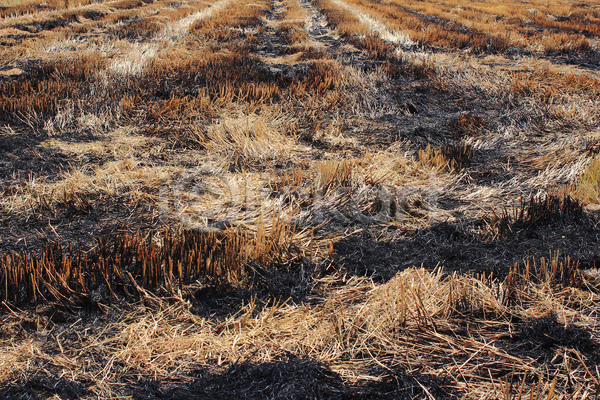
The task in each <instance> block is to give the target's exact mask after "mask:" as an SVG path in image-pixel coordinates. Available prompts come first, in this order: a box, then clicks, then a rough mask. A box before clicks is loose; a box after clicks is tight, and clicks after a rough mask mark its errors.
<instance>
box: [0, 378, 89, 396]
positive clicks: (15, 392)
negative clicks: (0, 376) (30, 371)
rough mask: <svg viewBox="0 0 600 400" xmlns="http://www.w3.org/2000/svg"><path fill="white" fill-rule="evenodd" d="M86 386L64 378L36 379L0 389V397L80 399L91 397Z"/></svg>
mask: <svg viewBox="0 0 600 400" xmlns="http://www.w3.org/2000/svg"><path fill="white" fill-rule="evenodd" d="M89 393H90V392H89V391H88V390H87V388H86V387H85V385H84V384H82V383H80V382H76V381H70V380H68V379H64V378H57V377H54V378H47V377H42V378H34V379H31V380H28V381H26V382H23V383H20V384H15V385H10V386H8V387H5V388H0V396H2V397H4V398H6V399H14V400H17V399H18V400H38V399H40V400H41V399H47V398H49V397H52V396H59V398H61V399H69V400H71V399H73V400H74V399H80V398H81V397H83V396H86V395H89Z"/></svg>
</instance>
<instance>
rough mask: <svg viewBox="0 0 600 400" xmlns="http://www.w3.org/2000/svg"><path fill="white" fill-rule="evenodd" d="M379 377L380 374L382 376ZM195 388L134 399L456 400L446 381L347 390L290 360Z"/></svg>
mask: <svg viewBox="0 0 600 400" xmlns="http://www.w3.org/2000/svg"><path fill="white" fill-rule="evenodd" d="M380 372H381V371H380ZM197 374H198V375H199V376H198V378H197V379H196V380H194V381H193V382H192V383H191V384H188V385H181V384H178V385H176V386H175V387H172V388H165V389H161V383H160V382H156V381H154V382H152V381H151V382H140V383H141V384H140V385H139V388H138V389H136V391H135V392H134V394H133V398H135V399H172V400H176V399H182V400H183V399H193V400H202V399H207V400H208V399H217V400H218V399H231V398H237V399H256V400H259V399H332V400H333V399H340V400H351V399H414V398H416V397H418V396H422V395H425V394H426V392H425V390H427V391H429V392H430V393H431V394H432V395H436V396H440V398H454V397H455V395H456V393H455V392H454V390H453V389H451V388H449V387H448V386H447V385H448V382H446V381H445V380H444V378H440V377H433V376H426V375H419V374H408V373H406V372H404V371H401V370H398V371H395V370H393V369H389V370H386V371H385V372H384V373H380V379H379V380H378V381H373V382H368V383H363V384H360V383H359V384H348V383H346V382H344V381H343V380H342V378H341V377H340V376H339V375H338V374H337V373H335V372H334V371H332V370H331V369H330V368H329V367H328V366H327V365H326V364H323V363H321V362H319V361H316V360H309V359H300V358H296V357H293V356H292V357H290V358H289V359H287V360H282V361H276V362H269V363H249V362H243V363H240V364H233V365H231V366H230V367H229V368H228V369H227V370H225V371H224V372H222V373H216V374H215V373H211V372H210V371H206V372H205V371H202V370H200V371H197Z"/></svg>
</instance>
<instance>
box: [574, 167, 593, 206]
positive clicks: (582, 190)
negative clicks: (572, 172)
mask: <svg viewBox="0 0 600 400" xmlns="http://www.w3.org/2000/svg"><path fill="white" fill-rule="evenodd" d="M572 193H573V196H575V197H576V198H577V199H580V200H581V201H583V202H585V203H593V204H599V203H600V157H597V156H596V157H594V158H592V159H591V160H590V163H589V165H588V166H587V168H586V170H585V171H584V173H583V174H582V175H581V177H580V178H579V181H578V182H577V183H576V185H575V188H574V190H573V192H572Z"/></svg>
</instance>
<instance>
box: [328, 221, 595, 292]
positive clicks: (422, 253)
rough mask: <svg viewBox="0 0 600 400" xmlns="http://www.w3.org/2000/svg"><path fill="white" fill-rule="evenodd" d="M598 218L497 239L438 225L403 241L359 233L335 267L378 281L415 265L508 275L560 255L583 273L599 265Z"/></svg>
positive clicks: (338, 254)
mask: <svg viewBox="0 0 600 400" xmlns="http://www.w3.org/2000/svg"><path fill="white" fill-rule="evenodd" d="M594 220H595V217H593V216H590V215H583V217H581V218H580V219H577V220H576V219H571V218H565V219H563V220H561V221H557V222H553V223H549V224H547V225H543V226H537V227H534V228H533V229H528V230H524V231H522V232H515V233H514V234H510V235H507V236H505V237H500V238H497V239H495V240H492V239H488V238H484V237H482V236H481V235H479V234H477V233H475V232H474V231H473V230H472V229H470V228H463V227H461V226H460V225H453V224H450V223H447V222H440V223H437V224H434V225H432V226H431V227H428V228H426V229H418V230H415V231H414V232H411V233H408V234H405V235H404V236H403V237H402V238H400V239H393V240H380V239H377V238H378V237H381V234H380V232H370V231H368V230H365V231H361V232H359V233H356V234H354V235H351V236H349V237H347V238H346V239H344V240H342V241H339V242H337V243H335V244H334V258H335V260H336V261H337V264H338V265H339V266H340V267H342V268H344V269H346V270H347V271H348V272H349V273H351V274H355V275H361V276H371V277H373V278H375V279H377V280H379V281H385V280H388V279H390V278H391V277H393V276H394V275H395V274H396V273H397V272H398V271H401V270H403V269H405V268H410V267H413V266H416V267H420V266H423V267H424V268H427V269H433V268H436V267H442V268H444V269H445V270H446V271H459V272H492V271H493V272H494V275H495V276H498V277H502V276H504V275H505V274H506V273H507V272H508V271H509V269H510V267H511V266H513V265H514V264H515V263H522V262H523V261H524V260H529V259H533V258H535V259H536V260H539V259H540V258H541V257H545V258H546V259H549V258H550V257H551V256H552V255H553V254H556V252H558V253H559V254H560V255H562V256H570V257H571V258H572V259H573V260H579V262H580V263H581V267H582V268H590V267H594V266H596V267H598V266H599V265H600V248H599V247H598V241H599V240H600V231H598V228H597V227H596V224H597V222H595V221H594Z"/></svg>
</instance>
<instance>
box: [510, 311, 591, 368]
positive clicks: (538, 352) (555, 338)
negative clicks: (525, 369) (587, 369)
mask: <svg viewBox="0 0 600 400" xmlns="http://www.w3.org/2000/svg"><path fill="white" fill-rule="evenodd" d="M598 345H599V343H598V341H597V339H594V337H593V335H592V333H591V332H590V331H588V330H586V329H584V328H582V327H579V326H576V325H573V324H567V325H565V324H564V323H560V322H558V320H557V316H556V315H554V314H552V315H548V316H545V317H540V318H534V319H530V320H523V321H520V322H519V323H518V324H516V333H515V334H513V335H512V337H511V338H510V339H509V340H507V341H506V351H507V352H509V353H510V354H514V355H517V356H523V355H525V356H529V357H531V358H533V359H536V360H537V361H538V362H541V363H546V362H549V361H550V360H552V359H553V358H554V357H555V355H556V354H557V353H560V351H559V350H561V349H569V350H577V351H578V352H580V353H581V354H582V355H583V356H584V358H585V359H587V360H588V361H589V362H591V363H593V364H595V365H597V364H598V363H599V362H600V355H599V354H598V352H597V351H596V349H597V348H598ZM561 359H562V357H561Z"/></svg>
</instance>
